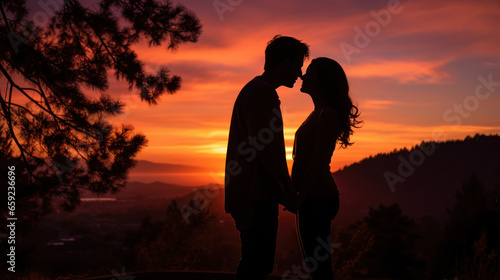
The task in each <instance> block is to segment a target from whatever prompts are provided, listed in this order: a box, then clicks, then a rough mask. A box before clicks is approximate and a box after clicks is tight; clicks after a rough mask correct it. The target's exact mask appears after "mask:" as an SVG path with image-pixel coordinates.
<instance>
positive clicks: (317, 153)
mask: <svg viewBox="0 0 500 280" xmlns="http://www.w3.org/2000/svg"><path fill="white" fill-rule="evenodd" d="M338 136H339V124H338V117H337V112H336V111H335V109H333V108H331V107H326V108H323V109H320V110H314V111H313V112H312V113H311V114H310V115H309V117H307V119H306V120H305V121H304V122H303V123H302V125H301V126H300V127H299V129H298V130H297V132H296V133H295V141H294V145H293V159H294V161H293V167H292V181H293V184H294V186H295V188H296V190H297V191H298V192H299V195H300V193H301V192H304V191H305V189H306V188H307V184H310V188H311V189H310V190H309V193H308V196H327V195H337V194H338V193H339V192H338V189H337V185H336V184H335V181H334V180H333V177H332V174H331V172H330V161H331V158H332V155H333V151H334V150H335V144H336V140H337V138H338ZM311 177H315V178H311ZM313 180H314V181H313ZM311 181H313V182H311Z"/></svg>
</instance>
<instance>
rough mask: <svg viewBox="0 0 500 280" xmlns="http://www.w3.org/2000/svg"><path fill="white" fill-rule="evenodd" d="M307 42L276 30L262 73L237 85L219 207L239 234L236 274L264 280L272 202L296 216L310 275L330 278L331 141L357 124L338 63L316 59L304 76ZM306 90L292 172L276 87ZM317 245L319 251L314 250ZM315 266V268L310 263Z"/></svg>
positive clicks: (274, 223)
mask: <svg viewBox="0 0 500 280" xmlns="http://www.w3.org/2000/svg"><path fill="white" fill-rule="evenodd" d="M308 58H309V46H308V45H307V44H305V43H303V42H301V41H299V40H297V39H295V38H292V37H287V36H281V35H277V36H275V37H274V38H273V39H272V40H271V41H270V42H269V43H268V45H267V47H266V50H265V64H264V73H263V74H262V75H260V76H257V77H255V78H253V79H252V80H251V81H250V82H248V83H247V84H246V85H245V86H244V87H243V89H241V91H240V93H239V95H238V97H237V98H236V101H235V103H234V108H233V113H232V117H231V126H230V130H229V140H228V147H227V154H226V169H225V211H226V212H227V213H230V214H231V216H232V217H233V219H234V221H235V225H236V229H237V230H238V231H239V232H240V239H241V260H240V262H239V265H238V268H237V273H236V279H237V280H242V279H252V280H260V279H265V278H266V277H267V275H269V274H271V273H272V271H273V267H274V256H275V251H276V235H277V231H278V213H279V204H282V205H284V206H285V210H288V211H290V212H292V213H294V214H296V215H297V220H296V221H297V231H298V236H299V243H300V247H301V249H302V253H303V256H304V259H309V260H313V261H309V265H308V271H309V273H310V274H311V276H312V279H329V280H330V279H334V276H333V271H332V264H331V250H330V251H327V250H325V249H324V247H325V246H324V244H320V243H321V242H323V243H324V242H325V240H326V241H327V242H331V232H330V231H331V230H330V228H331V222H332V220H333V219H334V218H335V216H336V215H337V212H338V211H339V191H338V188H337V185H336V184H335V181H334V179H333V177H332V174H331V172H330V161H331V158H332V155H333V151H334V150H335V147H336V145H337V144H339V146H340V147H341V148H346V147H348V146H350V145H352V143H351V142H350V141H349V137H350V135H352V133H353V128H357V127H358V126H357V124H359V123H360V121H358V120H357V119H356V118H357V117H358V116H359V113H358V108H357V107H356V106H354V105H353V103H352V101H351V98H350V96H349V84H348V82H347V78H346V75H345V73H344V70H343V69H342V67H341V66H340V65H339V64H338V63H337V62H336V61H335V60H333V59H330V58H326V57H319V58H315V59H313V60H312V61H311V63H310V65H309V67H308V68H307V71H306V73H305V74H304V75H303V74H302V66H303V63H304V61H305V60H306V59H308ZM298 78H301V79H302V86H301V88H300V91H301V92H303V93H306V94H308V95H309V96H310V97H311V98H312V101H313V103H314V110H313V111H312V112H311V113H310V114H309V116H308V117H307V119H306V120H305V121H304V122H303V123H302V125H301V126H300V127H299V128H298V130H297V131H296V133H295V140H294V145H293V167H292V174H291V176H290V175H289V173H288V166H287V162H286V153H285V141H284V136H283V120H282V115H281V110H280V104H281V102H280V100H279V97H278V94H277V92H276V89H277V88H278V87H280V86H285V87H289V88H292V87H293V86H294V84H295V82H296V81H297V79H298ZM318 249H322V250H325V252H319V251H318ZM311 264H314V265H311Z"/></svg>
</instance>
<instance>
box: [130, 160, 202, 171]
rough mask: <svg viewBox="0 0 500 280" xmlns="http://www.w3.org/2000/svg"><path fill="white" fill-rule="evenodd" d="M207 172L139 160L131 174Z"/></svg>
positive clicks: (198, 167) (199, 169)
mask: <svg viewBox="0 0 500 280" xmlns="http://www.w3.org/2000/svg"><path fill="white" fill-rule="evenodd" d="M205 171H209V168H205V167H200V166H191V165H181V164H171V163H157V162H151V161H147V160H138V161H137V165H136V166H135V167H134V168H132V169H131V170H130V173H195V172H205Z"/></svg>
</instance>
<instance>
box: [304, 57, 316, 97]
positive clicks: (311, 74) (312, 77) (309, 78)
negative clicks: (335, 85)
mask: <svg viewBox="0 0 500 280" xmlns="http://www.w3.org/2000/svg"><path fill="white" fill-rule="evenodd" d="M301 79H302V87H301V88H300V91H301V92H304V93H308V94H309V95H311V94H318V93H320V85H319V80H318V74H317V69H316V64H315V63H314V62H312V63H311V64H310V65H309V67H307V71H306V73H305V74H304V75H302V77H301Z"/></svg>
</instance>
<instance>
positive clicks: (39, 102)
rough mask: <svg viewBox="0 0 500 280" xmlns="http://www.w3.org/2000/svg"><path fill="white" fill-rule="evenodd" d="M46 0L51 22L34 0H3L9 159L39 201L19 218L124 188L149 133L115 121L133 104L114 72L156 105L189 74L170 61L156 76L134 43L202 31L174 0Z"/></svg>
mask: <svg viewBox="0 0 500 280" xmlns="http://www.w3.org/2000/svg"><path fill="white" fill-rule="evenodd" d="M49 2H50V1H49ZM38 3H39V4H40V3H42V4H43V3H44V5H46V7H45V8H47V9H45V14H44V15H45V16H47V18H49V19H50V20H49V21H48V23H47V24H45V25H38V26H37V25H36V24H35V23H34V22H33V21H29V20H27V18H28V9H27V8H26V1H18V0H3V1H1V2H0V15H1V18H0V37H1V38H2V39H3V40H1V41H0V54H1V56H0V73H1V75H0V81H1V85H2V86H1V89H0V105H1V110H0V116H1V117H0V123H2V124H3V126H2V133H1V137H0V143H3V144H2V147H1V148H2V156H3V157H2V162H4V161H5V162H9V165H12V166H15V168H16V180H17V190H16V191H17V192H16V195H17V200H18V201H21V200H26V201H30V202H31V203H32V207H29V208H28V207H24V208H18V212H17V217H18V218H19V217H20V215H21V214H22V213H21V212H20V211H28V210H35V211H36V213H37V214H43V213H45V212H47V211H50V210H51V207H52V202H53V201H54V200H55V199H58V200H59V201H58V202H60V203H61V204H62V206H64V207H65V208H66V209H68V210H71V209H73V208H74V207H75V206H76V205H78V203H79V201H80V200H79V196H80V193H81V191H82V190H83V189H86V190H90V191H91V192H94V193H97V194H104V193H107V192H110V191H111V192H116V191H118V190H119V189H120V188H122V187H123V186H124V184H125V182H126V179H127V174H128V170H129V169H130V168H131V167H133V166H134V164H135V161H134V157H135V156H136V155H137V153H138V152H139V151H140V150H141V148H142V147H144V146H145V144H146V138H145V136H144V135H142V134H134V133H133V129H132V127H131V126H129V125H122V126H121V127H115V126H114V125H112V124H110V123H109V121H108V120H107V119H108V118H109V117H111V116H116V115H119V114H121V113H123V108H124V104H123V103H122V102H121V101H119V100H117V99H116V98H113V97H111V96H110V95H109V94H107V93H106V92H107V90H108V89H109V82H108V73H110V72H114V74H115V76H116V78H117V79H119V80H124V81H125V82H126V83H127V84H128V86H129V89H130V90H134V91H136V92H137V94H138V95H139V96H140V98H141V100H143V101H146V102H148V103H150V104H155V103H156V102H157V101H158V98H159V97H160V96H161V95H162V94H164V93H168V94H173V93H174V92H176V91H177V90H178V89H179V87H180V83H181V79H180V77H178V76H175V75H171V74H170V73H169V71H168V69H166V68H161V69H160V70H159V71H158V73H156V74H149V73H147V72H146V70H145V67H144V63H143V62H142V61H141V60H140V59H139V58H138V57H137V54H136V52H135V51H134V50H133V48H132V47H133V46H134V44H137V43H139V42H140V41H141V40H142V39H144V40H147V41H148V43H149V44H150V45H166V46H167V49H175V48H177V47H178V46H179V44H181V43H183V42H196V41H197V39H198V37H199V35H200V33H201V24H200V22H199V20H198V19H197V17H196V16H195V15H194V14H193V13H192V12H190V11H189V10H187V9H186V8H185V7H184V6H182V5H173V4H171V3H170V2H169V1H167V2H166V3H164V2H163V1H157V0H100V1H99V2H97V3H96V5H95V6H94V7H93V8H87V7H85V6H83V5H82V4H81V3H80V2H79V1H77V0H65V1H52V2H50V3H49V4H47V3H48V2H47V3H45V2H43V1H39V2H38ZM42 4H40V5H42ZM49 6H50V7H49ZM54 6H57V7H54ZM50 9H55V10H54V11H50ZM41 12H42V13H43V12H44V11H41ZM5 143H11V145H6V144H5ZM4 173H6V169H2V174H4ZM20 203H21V202H20ZM23 220H27V219H23Z"/></svg>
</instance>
